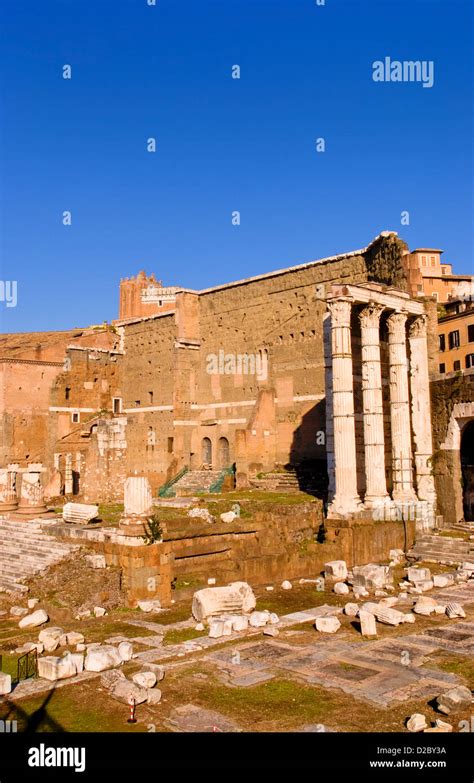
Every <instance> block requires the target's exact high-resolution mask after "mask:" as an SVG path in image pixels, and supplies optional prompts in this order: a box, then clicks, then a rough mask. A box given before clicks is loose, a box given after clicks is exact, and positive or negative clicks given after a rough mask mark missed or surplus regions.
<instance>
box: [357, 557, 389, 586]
mask: <svg viewBox="0 0 474 783" xmlns="http://www.w3.org/2000/svg"><path fill="white" fill-rule="evenodd" d="M353 573H354V587H364V588H365V589H366V590H378V589H382V588H384V587H385V586H386V585H388V584H392V583H393V574H392V571H391V569H390V567H389V566H381V565H377V563H368V564H367V565H364V566H354V568H353Z"/></svg>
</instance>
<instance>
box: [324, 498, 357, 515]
mask: <svg viewBox="0 0 474 783" xmlns="http://www.w3.org/2000/svg"><path fill="white" fill-rule="evenodd" d="M363 510H364V504H363V503H362V501H361V499H360V498H359V497H355V498H338V497H337V496H336V497H335V498H334V500H332V501H331V503H330V504H329V506H328V516H338V517H344V516H346V515H348V514H358V513H359V512H360V511H363Z"/></svg>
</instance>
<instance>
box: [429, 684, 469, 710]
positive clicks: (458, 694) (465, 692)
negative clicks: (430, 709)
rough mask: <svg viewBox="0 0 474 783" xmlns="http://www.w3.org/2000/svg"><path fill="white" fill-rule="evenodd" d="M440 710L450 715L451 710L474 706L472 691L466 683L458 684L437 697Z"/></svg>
mask: <svg viewBox="0 0 474 783" xmlns="http://www.w3.org/2000/svg"><path fill="white" fill-rule="evenodd" d="M436 706H437V709H438V710H439V712H442V713H443V714H444V715H449V714H450V712H457V711H458V710H464V709H469V708H470V707H471V706H472V693H471V691H470V690H469V688H466V686H465V685H458V686H456V687H455V688H451V689H450V690H449V691H445V692H444V693H442V694H441V696H438V698H437V699H436Z"/></svg>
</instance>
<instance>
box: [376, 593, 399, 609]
mask: <svg viewBox="0 0 474 783" xmlns="http://www.w3.org/2000/svg"><path fill="white" fill-rule="evenodd" d="M396 604H398V598H396V597H395V596H389V597H388V598H382V600H381V601H380V603H379V606H387V607H388V608H389V609H391V608H392V607H393V606H396Z"/></svg>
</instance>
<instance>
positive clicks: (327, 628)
mask: <svg viewBox="0 0 474 783" xmlns="http://www.w3.org/2000/svg"><path fill="white" fill-rule="evenodd" d="M314 625H315V628H316V630H317V631H319V632H320V633H336V631H338V630H339V628H340V627H341V623H340V622H339V620H338V619H337V617H317V618H316V622H315V624H314Z"/></svg>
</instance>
